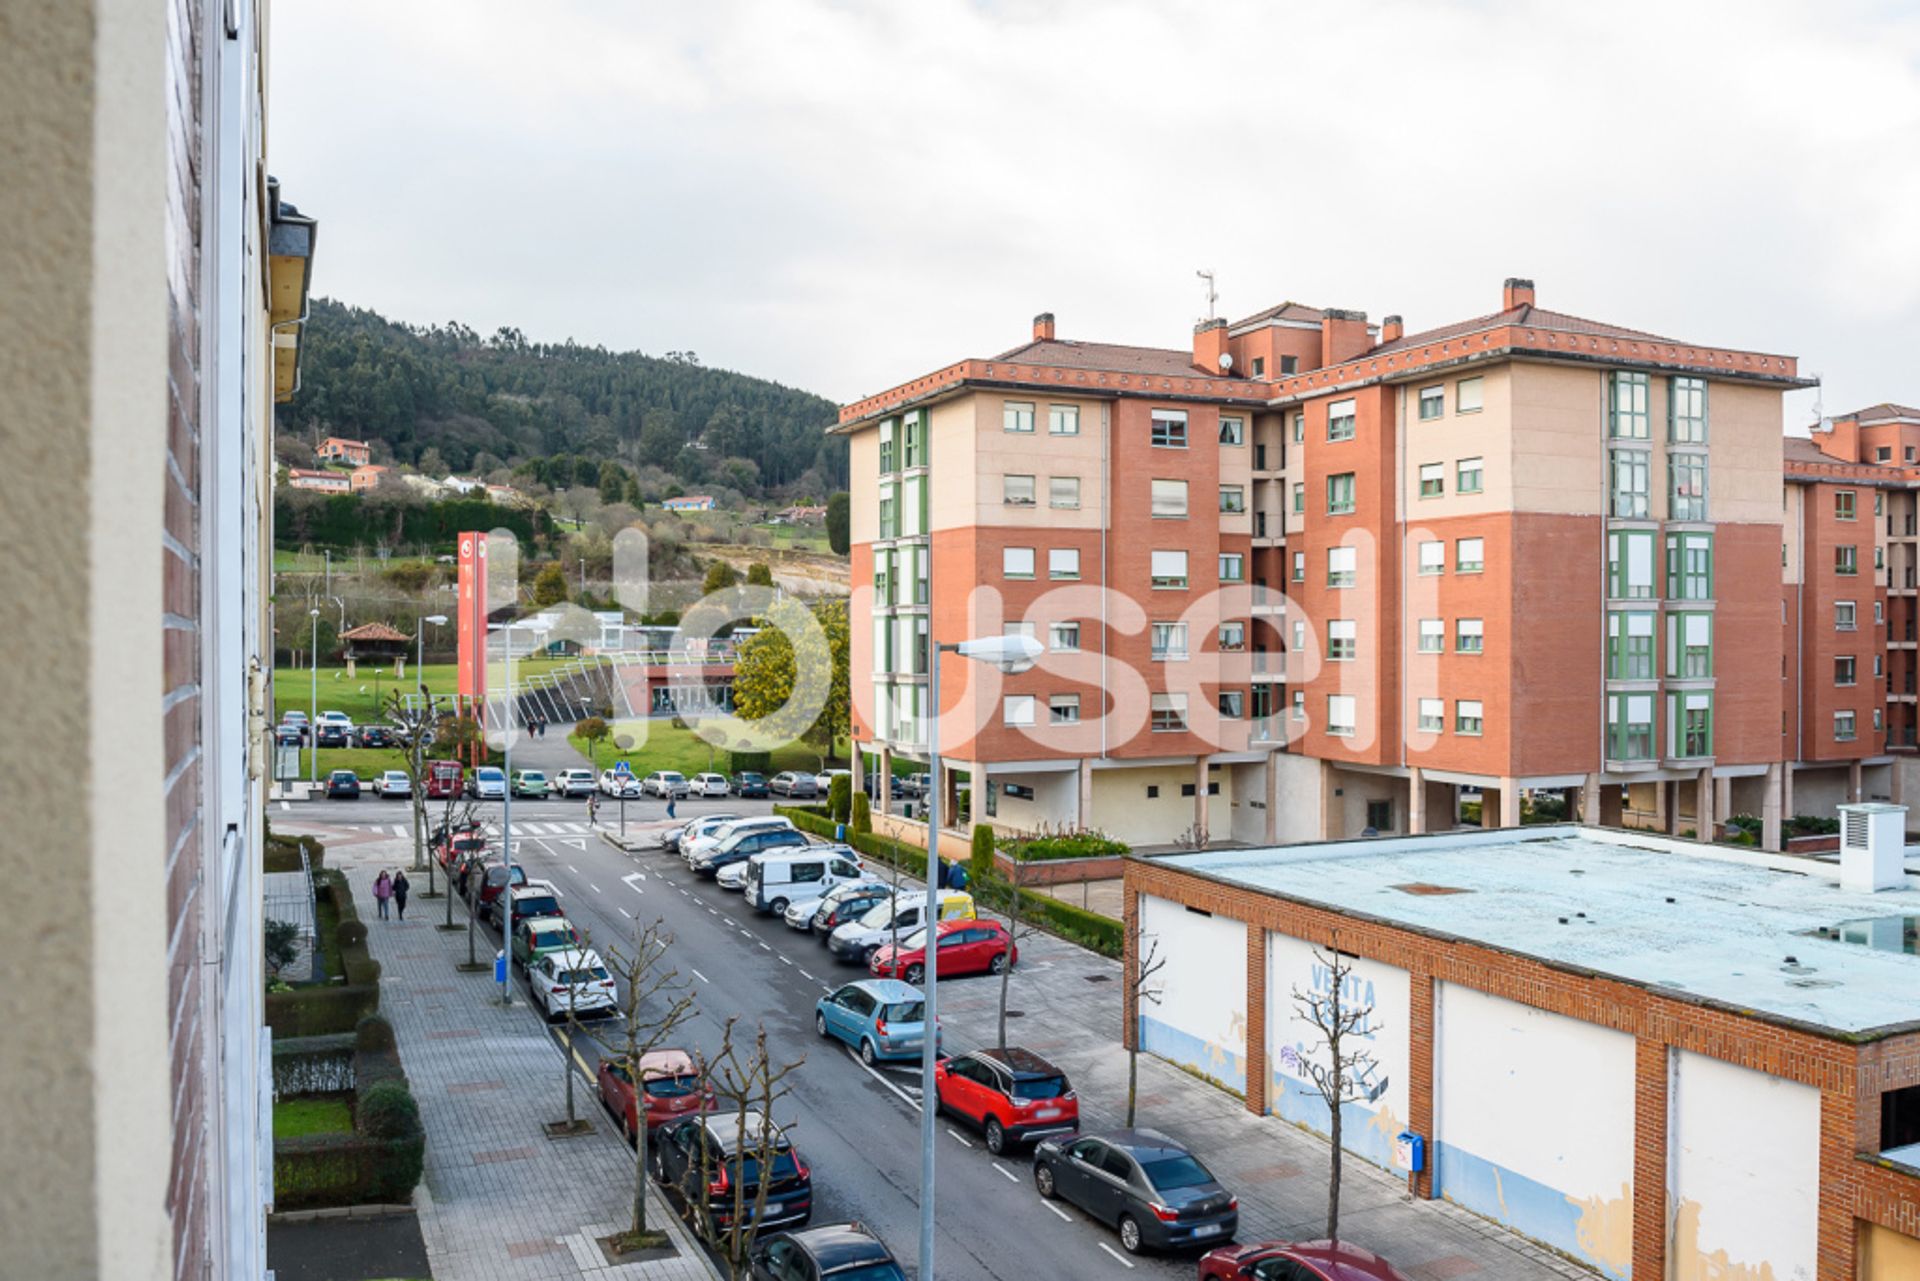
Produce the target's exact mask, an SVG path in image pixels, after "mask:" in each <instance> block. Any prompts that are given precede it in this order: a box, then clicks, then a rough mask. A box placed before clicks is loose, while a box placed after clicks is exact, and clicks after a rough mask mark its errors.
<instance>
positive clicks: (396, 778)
mask: <svg viewBox="0 0 1920 1281" xmlns="http://www.w3.org/2000/svg"><path fill="white" fill-rule="evenodd" d="M406 781H407V776H406V775H405V774H402V773H401V772H400V771H399V770H397V769H390V770H388V771H387V782H389V783H404V782H406Z"/></svg>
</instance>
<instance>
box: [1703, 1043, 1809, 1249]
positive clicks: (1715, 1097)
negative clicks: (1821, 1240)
mask: <svg viewBox="0 0 1920 1281" xmlns="http://www.w3.org/2000/svg"><path fill="white" fill-rule="evenodd" d="M1671 1071H1672V1076H1671V1078H1670V1084H1669V1087H1668V1089H1669V1098H1668V1113H1669V1116H1670V1117H1671V1118H1672V1119H1671V1122H1670V1127H1671V1128H1670V1132H1669V1135H1668V1140H1667V1150H1668V1160H1669V1162H1670V1163H1671V1166H1672V1176H1671V1177H1672V1181H1673V1182H1672V1196H1671V1198H1670V1200H1671V1204H1672V1206H1673V1223H1672V1229H1671V1231H1672V1236H1671V1238H1670V1239H1669V1241H1668V1244H1667V1258H1668V1260H1669V1267H1670V1269H1671V1274H1672V1276H1673V1281H1714V1279H1715V1278H1720V1277H1745V1276H1756V1277H1763V1276H1771V1277H1772V1278H1773V1281H1812V1279H1813V1276H1814V1269H1815V1265H1816V1259H1815V1252H1816V1250H1817V1247H1818V1237H1819V1224H1818V1221H1817V1217H1816V1211H1817V1208H1818V1206H1819V1203H1820V1092H1819V1091H1818V1090H1816V1089H1814V1088H1813V1087H1812V1086H1807V1085H1799V1084H1796V1083H1794V1082H1792V1081H1783V1080H1781V1079H1780V1078H1779V1077H1775V1076H1768V1075H1767V1074H1766V1073H1764V1072H1755V1071H1752V1070H1751V1069H1748V1068H1743V1067H1738V1066H1736V1065H1734V1064H1731V1063H1723V1062H1721V1061H1720V1060H1718V1059H1711V1058H1707V1057H1705V1056H1704V1055H1699V1054H1690V1053H1687V1052H1685V1051H1677V1052H1676V1053H1675V1054H1674V1056H1673V1061H1672V1068H1671ZM1769 1270H1770V1271H1769Z"/></svg>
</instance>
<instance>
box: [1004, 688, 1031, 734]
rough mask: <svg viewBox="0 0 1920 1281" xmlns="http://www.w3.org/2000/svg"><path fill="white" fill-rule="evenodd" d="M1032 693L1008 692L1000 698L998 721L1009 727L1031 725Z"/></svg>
mask: <svg viewBox="0 0 1920 1281" xmlns="http://www.w3.org/2000/svg"><path fill="white" fill-rule="evenodd" d="M1033 703H1034V699H1033V695H1031V694H1008V695H1007V696H1006V697H1005V698H1003V699H1001V700H1000V723H1001V724H1002V725H1005V726H1007V727H1008V728H1011V729H1031V728H1032V727H1033Z"/></svg>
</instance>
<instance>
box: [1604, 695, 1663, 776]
mask: <svg viewBox="0 0 1920 1281" xmlns="http://www.w3.org/2000/svg"><path fill="white" fill-rule="evenodd" d="M1607 755H1608V756H1610V757H1612V758H1613V759H1614V760H1617V761H1644V760H1650V759H1652V757H1653V695H1651V694H1609V695H1608V696H1607Z"/></svg>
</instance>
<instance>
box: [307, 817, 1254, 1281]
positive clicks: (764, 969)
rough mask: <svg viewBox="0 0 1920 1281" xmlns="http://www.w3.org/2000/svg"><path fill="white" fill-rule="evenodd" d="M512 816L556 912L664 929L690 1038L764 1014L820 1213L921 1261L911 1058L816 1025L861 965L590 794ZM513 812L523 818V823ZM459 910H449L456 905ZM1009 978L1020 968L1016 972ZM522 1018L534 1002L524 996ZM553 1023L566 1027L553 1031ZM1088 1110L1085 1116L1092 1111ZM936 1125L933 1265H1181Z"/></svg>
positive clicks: (686, 1040) (956, 1034) (958, 1037)
mask: <svg viewBox="0 0 1920 1281" xmlns="http://www.w3.org/2000/svg"><path fill="white" fill-rule="evenodd" d="M767 807H768V802H764V801H750V802H744V803H742V802H738V801H735V802H732V803H731V804H723V803H722V802H720V801H718V800H717V799H716V800H714V801H712V802H706V801H692V802H683V803H682V804H681V805H680V806H679V813H680V815H681V816H682V817H683V818H684V817H688V816H690V815H692V814H694V813H698V812H707V811H717V810H722V809H736V810H742V811H758V810H764V809H765V808H767ZM498 810H499V805H498V803H497V802H490V803H487V804H485V805H483V806H482V809H481V812H482V816H483V817H484V818H485V819H486V820H488V821H491V822H493V823H494V824H496V826H497V824H498V822H499V814H498ZM513 816H514V824H515V840H514V845H515V854H516V857H517V858H518V859H520V860H521V861H523V862H524V863H525V864H526V865H527V870H528V875H529V876H530V877H533V878H537V879H544V880H549V881H551V882H553V883H554V885H555V886H556V887H557V888H558V889H559V890H560V893H561V905H562V907H563V908H564V909H565V910H566V913H567V915H568V917H569V918H570V919H571V920H573V922H574V923H575V924H576V925H578V926H580V927H581V928H582V929H584V930H586V931H588V932H589V933H590V935H591V937H592V938H594V939H596V940H604V939H609V938H619V937H631V936H632V935H633V933H634V932H635V930H636V928H637V927H639V926H640V925H643V924H645V923H648V922H651V921H653V920H656V919H658V920H662V921H664V922H665V923H666V925H667V927H668V928H670V929H671V930H672V931H673V934H674V944H673V950H672V953H671V962H672V964H673V965H674V966H675V967H676V968H677V969H678V970H679V971H680V973H681V975H682V976H683V977H684V978H685V979H686V980H687V981H688V982H689V983H690V984H691V985H692V987H693V988H694V990H695V994H696V996H697V999H698V1010H699V1013H698V1016H697V1017H696V1018H695V1020H694V1021H693V1022H692V1023H690V1024H688V1025H686V1028H687V1030H686V1033H685V1036H684V1037H683V1038H682V1043H683V1044H684V1045H686V1046H687V1047H688V1048H698V1049H703V1050H707V1051H709V1052H711V1051H713V1050H715V1049H717V1048H718V1045H719V1040H720V1029H721V1026H722V1025H723V1024H724V1022H725V1021H726V1019H727V1018H728V1017H729V1016H738V1017H739V1019H740V1020H741V1022H742V1024H743V1025H744V1026H745V1027H746V1028H748V1029H751V1027H752V1026H753V1025H754V1024H755V1023H761V1024H764V1025H765V1027H766V1030H767V1035H768V1040H769V1043H770V1045H771V1047H772V1050H773V1052H774V1054H775V1055H776V1056H777V1057H778V1059H779V1061H782V1062H786V1061H794V1060H800V1061H801V1064H800V1067H799V1068H798V1069H797V1070H796V1071H795V1072H794V1073H793V1074H792V1075H791V1076H790V1077H789V1078H788V1080H789V1082H790V1083H791V1084H792V1087H793V1089H792V1093H791V1094H790V1095H788V1096H787V1097H786V1098H785V1099H783V1100H782V1101H781V1102H780V1103H778V1104H777V1105H776V1106H775V1108H774V1116H775V1119H777V1120H778V1121H780V1122H781V1123H782V1124H783V1125H785V1126H787V1127H788V1129H789V1131H790V1133H791V1135H792V1137H793V1141H794V1143H795V1145H796V1146H797V1147H798V1148H799V1150H800V1152H801V1154H802V1155H803V1156H804V1157H805V1159H806V1160H807V1162H808V1164H809V1165H811V1166H812V1169H813V1189H814V1221H815V1222H816V1223H832V1222H841V1221H845V1220H858V1221H859V1222H861V1223H863V1224H865V1225H867V1226H868V1227H869V1228H870V1229H871V1230H873V1231H874V1232H876V1233H877V1234H878V1235H879V1236H880V1237H881V1238H882V1239H883V1240H885V1241H886V1242H887V1243H888V1244H889V1245H890V1246H892V1247H893V1250H894V1252H895V1253H896V1254H897V1255H899V1256H900V1258H901V1260H902V1261H903V1263H905V1264H906V1266H907V1270H908V1272H909V1273H910V1274H911V1273H915V1271H916V1269H915V1268H914V1261H915V1256H916V1254H917V1251H918V1240H919V1184H920V1141H919V1136H920V1123H921V1118H920V1098H919V1095H920V1091H919V1065H918V1064H917V1063H913V1064H902V1065H895V1066H892V1067H886V1068H881V1069H878V1070H870V1069H868V1068H867V1067H865V1065H863V1064H862V1063H860V1061H859V1060H858V1058H857V1057H855V1056H854V1055H853V1054H852V1052H851V1051H849V1050H848V1049H847V1048H846V1047H845V1046H843V1045H842V1044H841V1043H840V1042H838V1041H827V1040H822V1039H820V1038H819V1037H818V1036H817V1035H816V1034H815V1032H814V1030H813V1011H814V1003H815V1002H816V1001H817V1000H818V999H819V997H820V996H821V995H822V994H824V993H825V992H828V991H831V990H833V989H834V988H837V987H838V986H839V985H840V984H842V983H845V982H847V981H849V980H851V979H855V978H860V977H864V976H865V971H864V970H862V969H859V968H857V967H855V966H851V965H845V966H843V965H840V964H837V963H836V962H835V961H834V960H833V958H832V957H831V956H830V954H829V953H828V952H827V950H826V948H825V947H824V946H822V945H821V944H820V943H818V942H816V941H815V939H814V938H813V937H812V936H810V935H803V934H799V933H797V932H795V931H793V930H790V929H788V928H787V927H786V926H785V925H784V924H783V923H781V922H780V921H778V920H777V919H775V918H772V917H767V916H761V915H759V914H757V913H755V912H754V911H752V910H751V909H750V908H748V907H747V906H746V904H745V903H744V902H743V901H742V899H741V897H740V896H739V895H738V894H732V893H729V892H727V891H724V890H721V889H720V888H719V887H718V886H717V885H715V884H714V883H713V882H712V881H707V880H702V879H700V878H698V877H696V876H694V875H693V874H692V873H690V872H688V871H687V870H686V866H685V864H684V863H682V862H680V860H678V859H677V858H673V857H671V856H668V855H666V854H665V853H664V852H660V853H654V852H651V851H646V852H641V853H638V854H632V855H629V854H626V853H623V852H622V851H620V850H619V849H616V848H615V847H613V846H612V845H609V844H608V843H607V842H605V841H603V840H601V839H599V837H597V836H592V835H586V834H584V833H581V834H574V833H571V832H566V831H565V830H564V829H565V828H566V827H567V825H569V824H584V822H585V818H586V807H585V804H584V802H580V801H570V802H568V801H527V802H515V804H514V807H513ZM300 817H301V819H302V820H305V821H309V822H319V823H326V824H340V825H344V826H372V825H385V826H386V828H387V832H388V836H389V839H391V838H392V837H393V836H394V834H395V828H396V826H397V825H404V824H406V823H407V822H408V821H409V817H408V811H407V807H406V806H405V805H404V804H402V803H400V802H397V801H381V800H378V799H373V798H368V799H365V800H362V801H359V802H345V801H337V802H325V801H320V802H314V803H310V804H308V805H305V806H302V807H301V813H300ZM627 817H628V824H629V834H630V835H633V834H636V833H637V832H638V831H640V830H641V826H642V825H643V824H644V825H647V826H658V825H660V824H661V823H662V821H663V820H664V807H663V805H662V804H661V803H660V802H658V801H643V802H631V801H630V802H628V816H627ZM601 818H602V820H603V822H607V823H609V824H611V823H612V822H617V807H608V808H603V809H602V811H601ZM523 821H525V822H526V823H528V824H529V825H530V826H529V827H528V828H526V829H522V828H521V827H520V824H521V822H523ZM420 906H421V907H423V908H427V910H429V911H435V909H437V908H439V905H438V904H433V905H432V906H431V907H429V906H428V905H427V904H421V905H420ZM459 911H460V909H458V908H456V909H455V912H456V917H457V916H458V914H459ZM435 914H436V915H437V914H438V913H437V911H435ZM486 937H487V939H488V940H489V941H488V946H489V947H497V946H498V941H497V936H495V935H493V934H492V932H491V931H488V932H487V934H486ZM1057 946H1062V947H1064V945H1057ZM994 982H996V980H993V979H991V978H988V977H985V976H982V977H978V978H975V977H968V978H962V979H957V980H952V981H951V986H949V985H947V984H943V985H942V991H943V993H950V994H952V996H953V997H954V998H958V997H960V996H962V994H963V993H964V994H965V995H967V996H971V997H976V998H977V997H979V996H982V995H986V994H987V993H986V991H985V985H988V984H992V983H994ZM1015 985H1016V987H1017V986H1018V985H1019V983H1018V972H1017V971H1016V978H1015ZM969 989H972V990H969ZM518 993H519V995H518V997H517V999H520V1000H522V1001H524V1000H526V999H527V997H526V990H525V984H524V981H521V982H519V984H518ZM990 1004H991V1002H987V1001H981V1000H978V999H973V1000H965V1001H963V1000H960V999H953V1000H951V1003H950V1004H943V1007H942V1010H943V1015H942V1022H943V1026H944V1029H945V1034H946V1042H945V1045H946V1049H947V1050H948V1051H949V1052H950V1053H958V1052H960V1051H963V1050H966V1049H969V1048H972V1047H974V1046H976V1045H980V1044H986V1043H990V1042H989V1039H988V1038H990V1037H991V1035H992V1028H991V1024H990V1020H989V1019H988V1018H983V1017H981V1014H980V1011H981V1010H983V1009H985V1008H986V1007H987V1006H989V1005H990ZM963 1006H971V1007H973V1009H972V1010H971V1011H968V1010H965V1009H963V1008H962V1007H963ZM527 1017H529V1018H538V1017H539V1015H538V1013H537V1011H536V1010H535V1009H534V1008H533V1007H531V1006H529V1007H528V1015H527ZM1023 1030H1025V1031H1028V1032H1029V1033H1030V1034H1041V1037H1042V1038H1044V1036H1045V1035H1046V1031H1047V1030H1046V1029H1045V1028H1044V1026H1043V1027H1034V1028H1023ZM559 1035H563V1033H562V1032H559V1031H556V1036H559ZM736 1035H737V1033H736ZM578 1042H579V1043H578V1045H577V1046H576V1049H577V1050H578V1051H579V1053H580V1055H581V1056H582V1058H583V1060H584V1063H583V1068H585V1069H586V1070H587V1074H588V1076H589V1077H591V1066H592V1065H593V1064H594V1063H595V1062H596V1061H597V1055H596V1049H595V1046H594V1044H593V1042H592V1041H591V1039H590V1038H587V1037H580V1038H578ZM1036 1043H1037V1044H1038V1043H1042V1042H1041V1041H1036ZM1043 1052H1044V1051H1043ZM1081 1093H1082V1111H1083V1115H1086V1114H1093V1115H1099V1116H1112V1115H1113V1113H1114V1111H1115V1109H1116V1108H1117V1107H1119V1106H1121V1105H1122V1104H1123V1102H1124V1100H1116V1099H1098V1100H1095V1099H1090V1098H1088V1097H1087V1093H1086V1091H1085V1089H1084V1086H1083V1087H1082V1090H1081ZM583 1097H584V1098H585V1100H586V1102H585V1106H595V1103H594V1097H595V1096H593V1095H592V1094H591V1093H589V1094H587V1095H585V1096H583ZM1088 1125H1089V1128H1090V1129H1091V1128H1093V1123H1092V1121H1091V1120H1089V1122H1088ZM938 1139H939V1150H938V1155H937V1157H936V1175H935V1186H936V1191H937V1196H938V1204H939V1207H940V1209H939V1222H938V1226H937V1233H938V1237H937V1255H938V1259H939V1265H940V1272H941V1275H943V1276H947V1277H968V1278H974V1277H986V1278H1004V1279H1005V1281H1033V1279H1034V1278H1041V1277H1064V1278H1081V1277H1085V1278H1111V1277H1118V1276H1127V1277H1143V1278H1144V1277H1155V1276H1159V1277H1182V1278H1187V1277H1191V1276H1192V1275H1193V1271H1194V1265H1193V1262H1192V1259H1191V1257H1182V1256H1176V1257H1172V1258H1154V1257H1141V1258H1128V1257H1127V1256H1125V1255H1124V1254H1123V1253H1121V1252H1120V1249H1119V1242H1118V1239H1117V1238H1116V1236H1115V1234H1114V1233H1113V1231H1112V1230H1111V1229H1110V1228H1107V1227H1105V1226H1103V1225H1100V1224H1096V1223H1094V1222H1092V1221H1091V1220H1089V1219H1087V1218H1086V1217H1085V1216H1083V1215H1082V1214H1081V1213H1080V1212H1079V1211H1077V1210H1075V1209H1074V1208H1072V1207H1070V1206H1066V1205H1063V1204H1061V1203H1058V1202H1047V1201H1043V1200H1041V1199H1040V1197H1039V1195H1038V1194H1037V1193H1036V1192H1035V1191H1034V1189H1033V1181H1032V1163H1031V1160H1030V1158H1029V1156H1028V1155H1027V1153H1025V1152H1018V1153H1010V1154H1008V1155H1007V1156H1005V1157H1001V1158H997V1159H996V1158H994V1157H992V1156H991V1155H990V1154H988V1152H987V1151H986V1149H985V1145H984V1143H983V1142H982V1141H981V1139H980V1137H979V1135H977V1134H975V1133H973V1132H971V1131H970V1130H964V1129H961V1128H960V1127H959V1126H958V1124H957V1123H955V1122H953V1121H951V1120H950V1119H946V1118H943V1119H942V1120H941V1121H940V1123H939V1128H938ZM1203 1155H1204V1154H1203ZM1243 1239H1246V1238H1245V1234H1243Z"/></svg>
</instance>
